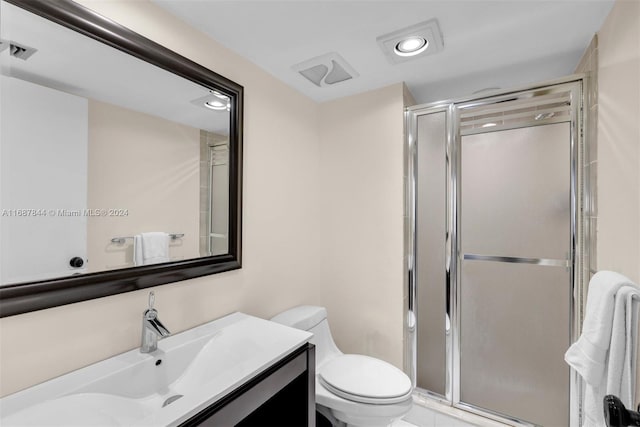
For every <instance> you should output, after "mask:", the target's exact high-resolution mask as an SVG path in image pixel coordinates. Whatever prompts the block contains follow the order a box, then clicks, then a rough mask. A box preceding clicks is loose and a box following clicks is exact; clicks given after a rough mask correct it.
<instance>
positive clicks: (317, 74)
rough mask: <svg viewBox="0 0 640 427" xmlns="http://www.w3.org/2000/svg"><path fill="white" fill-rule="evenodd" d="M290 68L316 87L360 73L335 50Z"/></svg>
mask: <svg viewBox="0 0 640 427" xmlns="http://www.w3.org/2000/svg"><path fill="white" fill-rule="evenodd" d="M291 68H292V69H293V71H296V72H298V73H300V74H301V75H302V77H304V78H306V79H307V80H309V81H310V82H311V83H313V84H314V85H316V86H318V87H326V86H331V85H334V84H336V83H340V82H344V81H346V80H351V79H354V78H356V77H358V76H359V75H360V74H358V72H357V71H356V70H354V69H353V67H352V66H351V65H349V64H348V63H347V61H345V60H344V58H343V57H342V56H340V55H339V54H338V53H336V52H331V53H327V54H325V55H321V56H316V57H315V58H311V59H309V60H308V61H304V62H301V63H299V64H296V65H294V66H293V67H291Z"/></svg>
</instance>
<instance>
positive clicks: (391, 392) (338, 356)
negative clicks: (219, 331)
mask: <svg viewBox="0 0 640 427" xmlns="http://www.w3.org/2000/svg"><path fill="white" fill-rule="evenodd" d="M271 320H272V321H274V322H277V323H281V324H283V325H287V326H291V327H293V328H297V329H303V330H305V331H309V332H312V333H313V334H314V336H313V338H312V339H311V343H313V344H314V345H315V346H316V405H317V409H318V412H320V413H321V414H323V415H324V416H325V417H327V418H328V419H329V420H330V421H331V423H332V424H333V425H334V426H344V425H348V426H362V427H364V426H367V427H378V426H380V427H383V426H389V425H390V424H391V423H392V422H394V421H395V420H397V419H400V418H402V416H404V415H405V414H406V413H407V412H409V410H410V409H411V406H412V405H413V399H412V397H411V393H412V391H413V390H412V387H411V380H410V379H409V377H407V375H405V373H404V372H402V371H401V370H400V369H398V368H396V367H395V366H393V365H391V364H389V363H387V362H384V361H382V360H379V359H375V358H373V357H369V356H364V355H359V354H343V353H342V352H341V351H340V350H339V349H338V347H337V346H336V345H335V343H334V341H333V338H332V337H331V331H330V329H329V323H328V321H327V311H326V309H325V308H324V307H315V306H299V307H294V308H292V309H290V310H287V311H285V312H283V313H280V314H278V315H277V316H275V317H273V318H272V319H271Z"/></svg>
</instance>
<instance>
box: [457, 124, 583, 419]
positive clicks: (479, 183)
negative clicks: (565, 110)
mask: <svg viewBox="0 0 640 427" xmlns="http://www.w3.org/2000/svg"><path fill="white" fill-rule="evenodd" d="M459 147H460V165H459V177H460V182H459V191H460V194H459V252H460V266H459V282H458V286H459V289H458V301H459V308H458V310H459V312H458V313H459V320H458V321H459V337H458V340H459V355H458V357H459V373H460V374H459V389H458V391H457V395H458V396H457V397H458V398H457V399H455V400H458V403H459V404H461V405H463V406H464V405H468V406H469V407H471V408H478V409H480V410H486V411H489V412H492V413H495V414H497V415H501V416H504V417H506V418H515V419H519V420H524V421H527V422H530V423H534V424H537V425H544V426H566V425H569V395H570V394H569V379H570V378H569V368H568V366H567V365H566V364H565V363H564V359H563V355H564V352H565V351H566V349H567V348H568V347H569V344H570V327H569V325H570V323H571V322H570V315H571V313H570V306H571V304H570V297H571V295H570V293H571V272H570V270H569V266H570V261H569V253H570V248H571V177H570V171H571V167H570V165H571V125H570V122H559V123H553V124H545V125H537V126H529V127H520V128H515V129H508V130H501V131H496V132H486V131H485V132H482V133H475V134H470V135H465V136H462V137H461V139H460V146H459Z"/></svg>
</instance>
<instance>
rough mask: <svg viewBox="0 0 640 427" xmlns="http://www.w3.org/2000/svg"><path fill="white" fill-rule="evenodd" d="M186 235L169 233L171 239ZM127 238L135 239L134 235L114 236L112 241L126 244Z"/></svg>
mask: <svg viewBox="0 0 640 427" xmlns="http://www.w3.org/2000/svg"><path fill="white" fill-rule="evenodd" d="M183 237H184V233H169V238H170V239H171V240H178V239H182V238H183ZM127 240H133V236H122V237H113V238H112V239H111V243H115V244H116V245H124V244H125V243H126V241H127Z"/></svg>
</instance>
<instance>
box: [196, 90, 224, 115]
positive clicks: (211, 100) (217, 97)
mask: <svg viewBox="0 0 640 427" xmlns="http://www.w3.org/2000/svg"><path fill="white" fill-rule="evenodd" d="M191 103H192V104H193V105H195V106H197V107H198V108H207V109H209V110H215V111H224V110H226V111H230V110H231V98H230V97H229V96H227V95H223V94H221V93H220V92H216V91H211V92H209V94H207V95H205V96H201V97H200V98H197V99H194V100H193V101H191Z"/></svg>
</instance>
